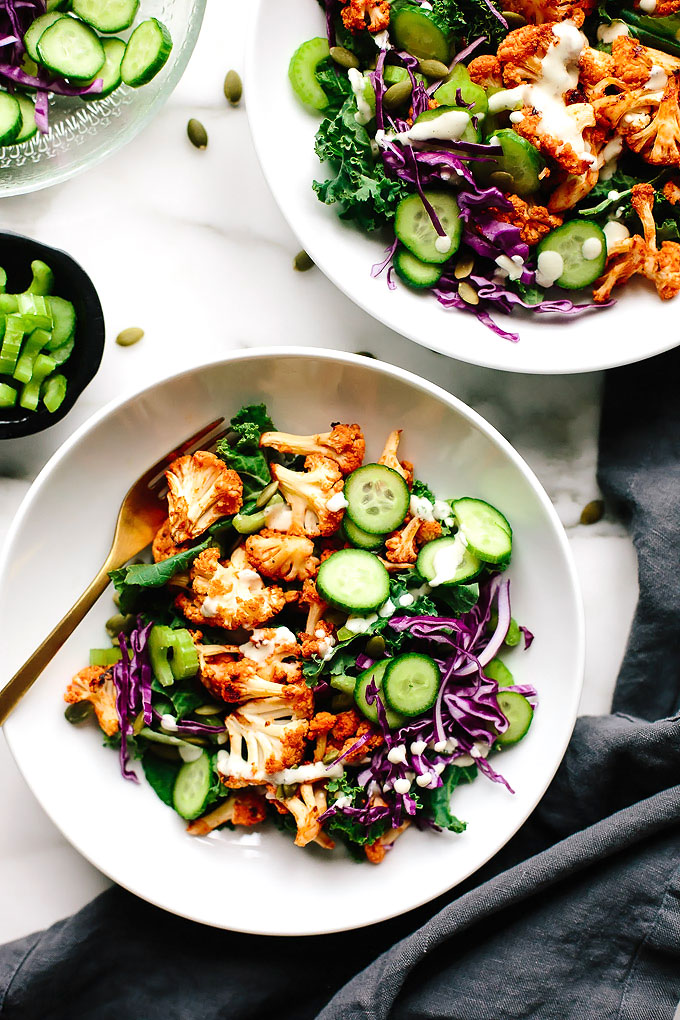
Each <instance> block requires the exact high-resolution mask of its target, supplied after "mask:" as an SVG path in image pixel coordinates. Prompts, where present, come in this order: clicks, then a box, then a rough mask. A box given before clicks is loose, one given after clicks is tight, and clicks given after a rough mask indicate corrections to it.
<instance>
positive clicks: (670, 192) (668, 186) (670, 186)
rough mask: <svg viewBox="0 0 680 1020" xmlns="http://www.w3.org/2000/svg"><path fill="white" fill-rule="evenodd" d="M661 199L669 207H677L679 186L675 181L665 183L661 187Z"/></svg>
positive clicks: (679, 198) (679, 193)
mask: <svg viewBox="0 0 680 1020" xmlns="http://www.w3.org/2000/svg"><path fill="white" fill-rule="evenodd" d="M663 197H664V198H665V199H666V201H667V202H670V203H671V205H677V204H678V202H680V184H678V182H677V181H675V180H670V181H666V183H665V184H664V186H663Z"/></svg>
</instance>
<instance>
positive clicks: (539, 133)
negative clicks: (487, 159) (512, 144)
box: [514, 103, 595, 174]
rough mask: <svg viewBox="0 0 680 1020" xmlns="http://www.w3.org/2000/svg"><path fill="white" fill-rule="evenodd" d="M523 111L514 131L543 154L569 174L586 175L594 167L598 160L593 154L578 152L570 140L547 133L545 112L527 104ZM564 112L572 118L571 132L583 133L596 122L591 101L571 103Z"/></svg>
mask: <svg viewBox="0 0 680 1020" xmlns="http://www.w3.org/2000/svg"><path fill="white" fill-rule="evenodd" d="M522 113H523V117H522V119H521V120H520V121H518V122H517V123H516V124H515V125H514V128H515V131H516V132H517V134H519V135H522V137H523V138H526V140H527V141H528V142H531V144H532V145H534V146H535V147H536V148H537V149H538V151H539V152H541V153H542V154H543V155H544V156H547V157H549V158H550V159H554V160H555V162H556V163H558V164H559V165H560V166H561V167H562V169H563V170H566V171H567V173H568V174H584V173H586V172H587V171H588V170H589V169H590V168H591V166H592V165H593V163H594V162H595V157H594V156H591V155H590V154H587V155H585V154H583V153H580V152H577V151H576V150H575V149H574V147H573V145H572V144H571V142H567V141H564V140H563V139H561V138H556V137H555V136H554V135H549V134H547V133H546V132H545V131H544V130H543V118H542V115H541V114H540V113H535V112H533V110H531V108H530V107H528V106H525V107H524V108H523V110H522ZM564 113H565V116H566V117H569V119H570V120H571V121H572V128H571V132H570V133H572V134H573V133H578V134H580V135H583V132H584V131H585V130H586V128H590V127H594V125H595V113H594V111H593V107H592V106H591V105H590V103H571V105H569V106H565V108H564ZM584 148H585V142H584Z"/></svg>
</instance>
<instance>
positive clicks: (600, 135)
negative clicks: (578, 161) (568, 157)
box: [548, 126, 623, 223]
mask: <svg viewBox="0 0 680 1020" xmlns="http://www.w3.org/2000/svg"><path fill="white" fill-rule="evenodd" d="M583 137H584V139H585V141H586V142H587V143H588V146H589V148H590V151H591V152H592V153H593V155H594V157H595V162H594V163H593V165H592V166H591V167H590V168H589V169H588V170H586V172H585V173H583V174H578V175H576V176H569V177H567V178H566V180H564V181H562V183H561V184H558V185H557V187H556V188H555V190H554V191H553V193H552V195H551V196H550V199H549V201H548V209H549V210H550V212H551V213H560V212H566V210H567V209H573V207H574V206H575V205H576V203H577V202H580V201H581V199H582V198H585V197H586V195H587V194H588V193H589V192H590V191H592V189H593V188H594V187H595V185H596V184H597V182H598V180H599V178H600V171H601V170H602V168H603V167H604V166H605V164H606V163H608V162H609V161H610V160H615V159H616V158H617V157H618V156H619V155H620V154H621V150H622V148H623V139H622V138H620V137H619V136H618V135H614V137H613V138H611V139H610V132H609V131H608V130H607V129H606V128H602V127H597V126H596V127H594V128H586V130H585V131H584V132H583ZM558 221H559V222H560V223H561V222H562V220H561V219H559V218H558Z"/></svg>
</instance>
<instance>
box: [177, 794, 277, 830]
mask: <svg viewBox="0 0 680 1020" xmlns="http://www.w3.org/2000/svg"><path fill="white" fill-rule="evenodd" d="M266 817H267V804H266V801H265V799H264V797H263V796H262V795H261V794H260V793H256V792H255V790H244V791H243V792H242V793H232V794H231V796H230V797H228V798H227V799H226V800H225V801H223V803H222V804H220V805H219V806H218V807H216V808H213V810H212V811H209V812H208V814H207V815H203V817H202V818H197V819H196V820H195V821H193V822H191V823H190V824H189V825H187V830H186V831H187V832H188V833H189V835H190V836H207V835H208V833H209V832H212V831H213V830H214V829H218V828H219V827H220V825H224V824H225V823H226V822H231V824H232V825H243V826H245V827H247V828H250V827H251V826H253V825H259V824H260V822H263V821H264V820H265V818H266Z"/></svg>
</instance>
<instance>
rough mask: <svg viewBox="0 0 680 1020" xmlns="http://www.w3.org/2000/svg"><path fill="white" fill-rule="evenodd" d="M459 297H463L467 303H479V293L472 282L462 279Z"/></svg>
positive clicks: (459, 285)
mask: <svg viewBox="0 0 680 1020" xmlns="http://www.w3.org/2000/svg"><path fill="white" fill-rule="evenodd" d="M458 297H460V298H462V299H463V301H464V302H465V304H466V305H478V304H479V294H478V293H477V291H476V290H475V288H474V287H473V286H471V284H469V283H466V281H465V280H461V282H460V283H459V284H458Z"/></svg>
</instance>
